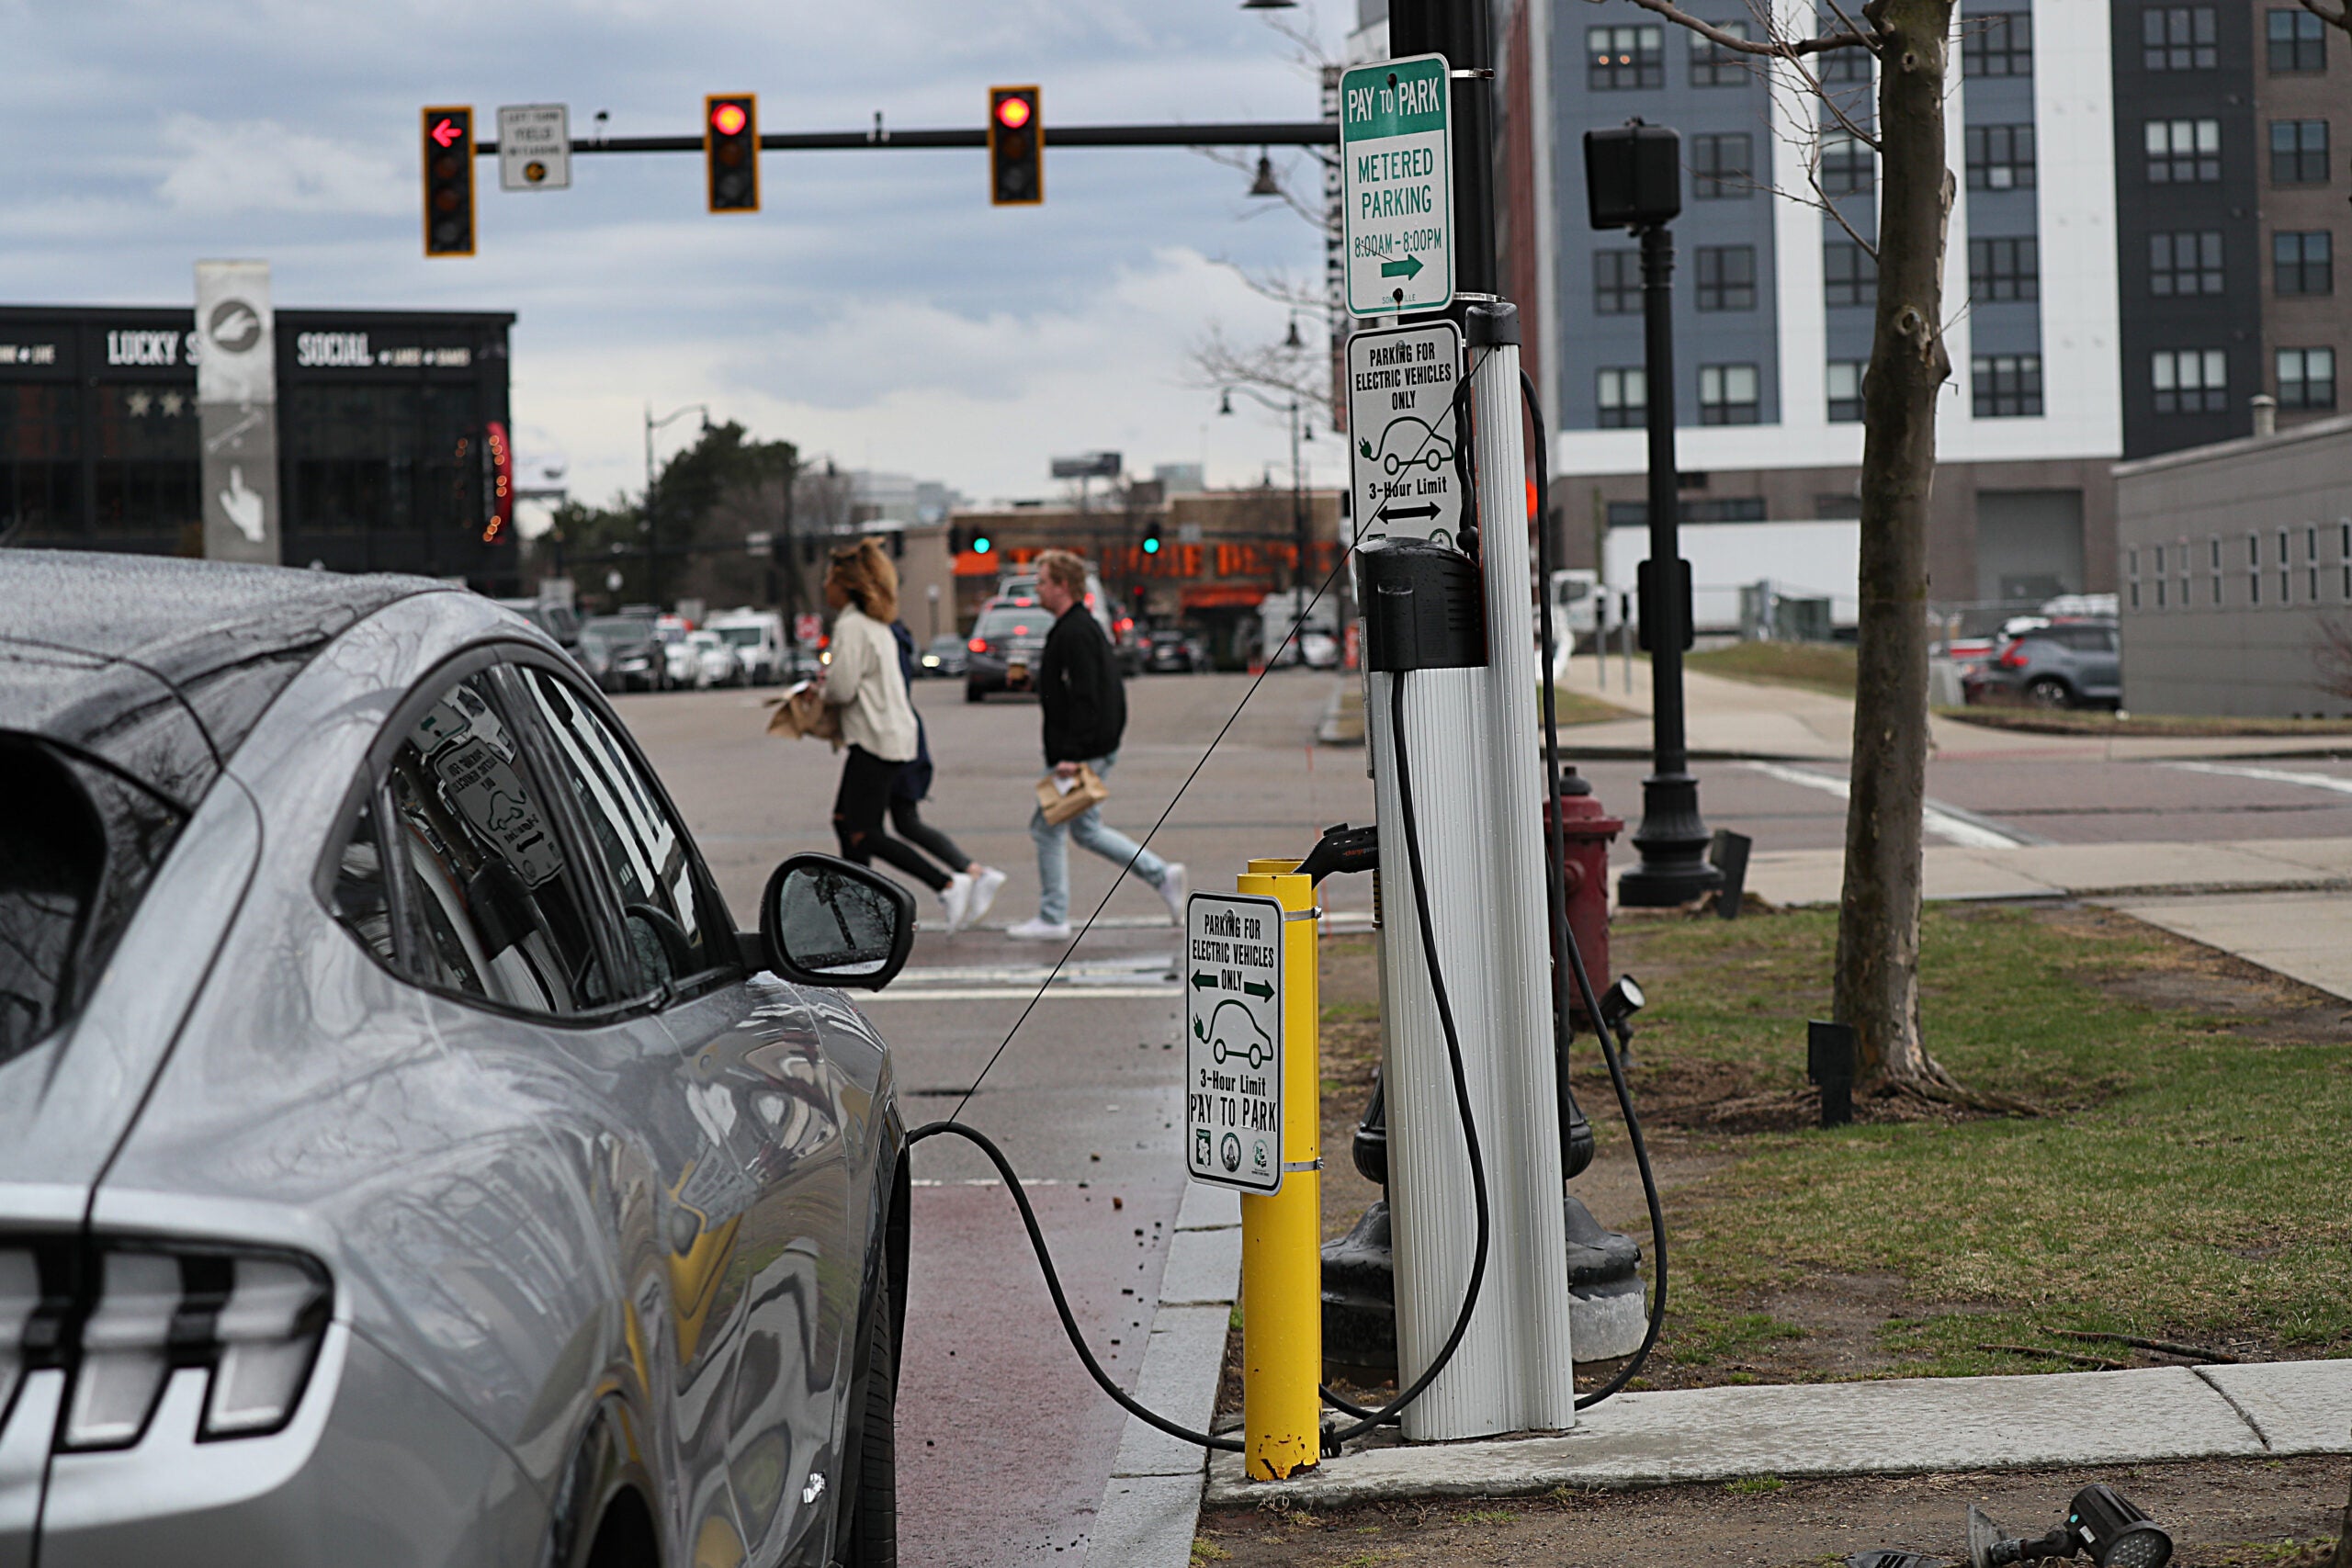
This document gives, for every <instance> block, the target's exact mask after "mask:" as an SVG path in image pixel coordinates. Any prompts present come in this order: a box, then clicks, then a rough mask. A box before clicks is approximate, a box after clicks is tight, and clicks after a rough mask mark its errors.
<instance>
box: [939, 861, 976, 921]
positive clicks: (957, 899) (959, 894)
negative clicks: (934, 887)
mask: <svg viewBox="0 0 2352 1568" xmlns="http://www.w3.org/2000/svg"><path fill="white" fill-rule="evenodd" d="M939 901H940V903H942V904H943V905H944V906H946V908H947V934H948V935H949V936H954V935H955V934H956V932H957V931H962V930H963V929H964V917H965V916H966V915H967V913H969V912H970V910H971V905H972V879H971V878H970V877H968V876H967V875H965V874H963V873H962V872H960V871H959V872H957V873H956V874H955V875H953V876H951V877H949V878H948V879H947V886H944V887H943V888H941V889H940V890H939Z"/></svg>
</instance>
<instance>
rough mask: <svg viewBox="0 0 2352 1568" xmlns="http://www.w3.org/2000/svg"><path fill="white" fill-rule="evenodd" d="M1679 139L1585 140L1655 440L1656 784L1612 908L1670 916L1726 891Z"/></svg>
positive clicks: (1651, 617) (1620, 131)
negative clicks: (1713, 799) (1681, 492)
mask: <svg viewBox="0 0 2352 1568" xmlns="http://www.w3.org/2000/svg"><path fill="white" fill-rule="evenodd" d="M1681 141H1682V139H1681V138H1680V137H1679V135H1677V134H1676V133H1675V132H1674V131H1673V130H1669V129H1668V128H1667V127H1665V126H1658V125H1644V124H1643V123H1642V122H1641V121H1640V120H1639V119H1634V120H1629V121H1628V122H1626V123H1625V124H1624V125H1623V126H1620V127H1617V128H1614V129H1612V130H1596V131H1588V132H1586V134H1585V176H1586V177H1585V184H1586V186H1587V189H1588V191H1589V197H1590V201H1591V209H1592V210H1591V220H1592V226H1593V227H1594V228H1596V229H1613V228H1626V229H1631V230H1633V231H1634V232H1635V233H1636V234H1638V235H1640V236H1641V241H1642V382H1643V398H1644V405H1643V406H1644V421H1645V426H1646V428H1647V430H1648V434H1649V525H1650V558H1649V561H1648V563H1647V566H1648V572H1647V576H1646V578H1645V587H1644V590H1643V593H1642V604H1641V616H1642V622H1641V625H1642V637H1643V640H1644V641H1645V642H1646V643H1648V645H1649V654H1650V701H1651V718H1650V751H1651V762H1650V775H1649V777H1647V778H1645V779H1644V780H1643V781H1642V825H1641V826H1640V827H1639V828H1637V829H1634V848H1636V849H1638V850H1640V851H1641V852H1642V860H1641V863H1640V864H1639V865H1637V866H1635V867H1634V869H1633V870H1631V871H1629V872H1626V873H1625V874H1623V876H1620V877H1619V878H1618V879H1617V901H1618V902H1619V903H1621V904H1624V905H1629V906H1633V907H1635V908H1672V907H1674V906H1676V905H1679V904H1687V903H1689V902H1691V900H1692V899H1694V898H1697V897H1700V896H1701V895H1702V894H1704V893H1706V892H1708V891H1710V890H1711V889H1713V888H1716V887H1720V886H1723V874H1722V873H1721V872H1719V871H1717V870H1716V869H1715V868H1714V867H1713V866H1712V865H1710V864H1708V863H1707V843H1708V840H1709V839H1710V838H1712V837H1713V835H1712V834H1710V833H1709V832H1708V830H1707V824H1706V819H1705V818H1702V817H1701V816H1700V815H1699V781H1698V780H1697V779H1695V778H1693V777H1691V753H1690V747H1689V742H1688V740H1687V739H1685V736H1684V731H1683V710H1682V644H1683V641H1684V639H1685V638H1686V637H1689V635H1690V632H1691V626H1690V623H1689V621H1688V619H1687V618H1686V617H1687V615H1688V614H1689V608H1688V605H1687V603H1686V599H1687V593H1688V585H1689V581H1690V572H1691V568H1690V565H1689V563H1688V562H1686V561H1684V560H1683V559H1682V551H1681V542H1680V537H1679V535H1680V518H1679V503H1678V502H1677V500H1676V493H1677V491H1678V489H1679V485H1678V483H1677V480H1676V478H1675V456H1674V314H1673V312H1674V235H1673V233H1672V231H1670V230H1669V229H1668V227H1667V225H1668V223H1670V222H1671V221H1672V220H1674V218H1675V217H1676V216H1677V215H1678V214H1679V212H1680V211H1681V209H1682V186H1681V172H1680V167H1679V165H1680V162H1681V152H1680V149H1681Z"/></svg>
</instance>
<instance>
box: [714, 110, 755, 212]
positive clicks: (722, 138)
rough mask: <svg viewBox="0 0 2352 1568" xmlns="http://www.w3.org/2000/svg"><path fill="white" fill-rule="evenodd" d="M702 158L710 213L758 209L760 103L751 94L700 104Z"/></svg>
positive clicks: (753, 210)
mask: <svg viewBox="0 0 2352 1568" xmlns="http://www.w3.org/2000/svg"><path fill="white" fill-rule="evenodd" d="M702 156H703V164H704V165H705V167H706V168H707V171H708V173H709V176H710V179H709V183H710V209H711V210H712V211H713V212H757V211H758V210H759V209H760V100H759V96H758V95H757V94H754V93H735V94H730V95H728V96H720V95H718V94H713V95H711V96H708V97H706V98H704V99H703V101H702Z"/></svg>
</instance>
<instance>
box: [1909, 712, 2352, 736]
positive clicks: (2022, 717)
mask: <svg viewBox="0 0 2352 1568" xmlns="http://www.w3.org/2000/svg"><path fill="white" fill-rule="evenodd" d="M1936 716H1937V717H1939V718H1951V719H1958V720H1959V721H1960V722H1961V723H1962V724H1978V725H1983V726H1984V727H1985V728H1987V729H2023V730H2029V731H2031V732H2032V733H2034V734H2037V735H2156V736H2174V735H2352V718H2256V717H2249V718H2227V717H2222V716H2218V715H2212V714H2176V713H2146V714H2140V713H2134V714H2113V713H2109V712H2107V711H2105V710H2104V709H2100V708H2030V707H2022V706H2019V707H1999V706H1992V705H1980V706H1976V707H1964V708H1938V709H1937V710H1936Z"/></svg>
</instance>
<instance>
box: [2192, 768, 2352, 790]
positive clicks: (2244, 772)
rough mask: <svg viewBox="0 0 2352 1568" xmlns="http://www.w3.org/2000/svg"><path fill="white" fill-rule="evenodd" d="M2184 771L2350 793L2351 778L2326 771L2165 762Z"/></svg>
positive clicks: (2351, 786)
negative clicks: (2314, 771)
mask: <svg viewBox="0 0 2352 1568" xmlns="http://www.w3.org/2000/svg"><path fill="white" fill-rule="evenodd" d="M2165 766H2166V767H2168V768H2177V769H2178V770H2179V771H2180V772H2182V773H2219V774H2221V775H2222V776H2223V777H2225V778H2238V779H2259V780H2261V781H2262V782H2263V783H2264V784H2301V785H2302V786H2303V787H2304V788H2305V789H2326V790H2334V791H2335V793H2336V794H2338V795H2352V779H2339V778H2336V777H2335V776H2334V775H2332V774H2328V773H2297V772H2295V771H2294V770H2293V769H2291V768H2246V767H2240V766H2237V765H2235V764H2233V763H2229V762H2166V763H2165Z"/></svg>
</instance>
